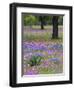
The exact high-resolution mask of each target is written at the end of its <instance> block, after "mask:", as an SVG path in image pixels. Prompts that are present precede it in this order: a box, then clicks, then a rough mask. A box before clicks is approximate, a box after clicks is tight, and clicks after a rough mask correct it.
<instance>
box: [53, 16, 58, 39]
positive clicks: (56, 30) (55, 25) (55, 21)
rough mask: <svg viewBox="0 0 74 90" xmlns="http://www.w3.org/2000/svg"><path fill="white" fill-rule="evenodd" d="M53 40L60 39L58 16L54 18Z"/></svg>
mask: <svg viewBox="0 0 74 90" xmlns="http://www.w3.org/2000/svg"><path fill="white" fill-rule="evenodd" d="M52 38H54V39H56V38H58V16H53V34H52Z"/></svg>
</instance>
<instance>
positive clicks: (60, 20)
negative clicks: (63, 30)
mask: <svg viewBox="0 0 74 90" xmlns="http://www.w3.org/2000/svg"><path fill="white" fill-rule="evenodd" d="M58 24H59V25H63V16H59V19H58Z"/></svg>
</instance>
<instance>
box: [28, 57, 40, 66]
mask: <svg viewBox="0 0 74 90" xmlns="http://www.w3.org/2000/svg"><path fill="white" fill-rule="evenodd" d="M41 59H42V56H32V57H31V59H30V61H29V62H28V64H30V66H35V65H40V62H41Z"/></svg>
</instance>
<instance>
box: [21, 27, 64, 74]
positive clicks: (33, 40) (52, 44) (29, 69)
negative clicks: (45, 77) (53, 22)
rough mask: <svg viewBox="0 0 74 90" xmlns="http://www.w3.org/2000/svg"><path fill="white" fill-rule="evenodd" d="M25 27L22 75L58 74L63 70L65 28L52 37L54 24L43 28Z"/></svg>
mask: <svg viewBox="0 0 74 90" xmlns="http://www.w3.org/2000/svg"><path fill="white" fill-rule="evenodd" d="M34 27H35V26H33V28H25V26H23V31H22V32H23V33H22V71H23V72H22V75H39V74H58V73H62V72H63V28H62V26H59V29H58V33H59V38H58V39H52V26H46V28H45V29H43V30H41V29H40V28H39V27H38V26H36V28H34Z"/></svg>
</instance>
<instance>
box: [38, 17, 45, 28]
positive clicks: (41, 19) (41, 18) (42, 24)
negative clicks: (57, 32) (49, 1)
mask: <svg viewBox="0 0 74 90" xmlns="http://www.w3.org/2000/svg"><path fill="white" fill-rule="evenodd" d="M43 19H44V17H43V16H39V21H40V23H41V29H44V20H43Z"/></svg>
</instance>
